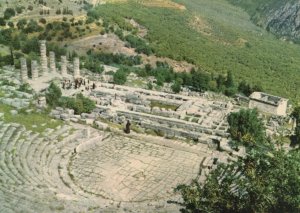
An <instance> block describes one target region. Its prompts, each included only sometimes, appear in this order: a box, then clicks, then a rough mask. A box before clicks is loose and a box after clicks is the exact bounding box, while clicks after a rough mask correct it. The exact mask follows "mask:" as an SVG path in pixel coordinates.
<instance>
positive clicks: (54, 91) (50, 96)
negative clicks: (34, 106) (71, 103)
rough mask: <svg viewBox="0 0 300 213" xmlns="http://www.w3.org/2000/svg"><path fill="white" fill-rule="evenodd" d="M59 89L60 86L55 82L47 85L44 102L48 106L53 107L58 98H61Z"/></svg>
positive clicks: (56, 103)
mask: <svg viewBox="0 0 300 213" xmlns="http://www.w3.org/2000/svg"><path fill="white" fill-rule="evenodd" d="M61 95H62V93H61V90H60V88H59V87H58V86H57V85H56V84H55V83H53V82H52V83H51V84H50V86H49V87H48V90H47V93H46V102H47V104H48V105H49V106H51V107H55V106H57V105H58V103H59V99H60V98H61Z"/></svg>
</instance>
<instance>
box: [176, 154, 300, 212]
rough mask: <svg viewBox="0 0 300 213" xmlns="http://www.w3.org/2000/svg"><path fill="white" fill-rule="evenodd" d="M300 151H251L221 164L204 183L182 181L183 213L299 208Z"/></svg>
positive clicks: (291, 209)
mask: <svg viewBox="0 0 300 213" xmlns="http://www.w3.org/2000/svg"><path fill="white" fill-rule="evenodd" d="M299 171H300V153H299V151H291V152H289V153H286V151H283V150H275V149H272V150H269V151H268V152H259V151H255V152H251V153H249V154H248V155H247V156H246V157H245V158H239V159H238V161H237V162H232V163H229V164H227V165H225V164H220V165H218V167H217V169H215V170H213V171H212V172H211V173H210V174H209V175H208V177H207V179H206V181H205V182H204V183H203V184H201V183H199V182H198V181H197V180H194V181H193V182H192V184H190V185H180V186H178V187H177V189H176V190H177V191H178V192H180V193H181V195H182V198H183V203H182V205H183V206H184V208H183V209H182V210H181V212H183V213H202V212H203V213H207V212H211V213H221V212H223V213H224V212H225V213H256V212H270V213H277V212H278V213H281V212H299V211H300V197H299V195H300V178H299Z"/></svg>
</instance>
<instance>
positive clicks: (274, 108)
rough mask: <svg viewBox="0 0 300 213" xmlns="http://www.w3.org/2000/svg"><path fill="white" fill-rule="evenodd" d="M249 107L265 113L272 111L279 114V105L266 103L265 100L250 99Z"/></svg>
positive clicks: (271, 112)
mask: <svg viewBox="0 0 300 213" xmlns="http://www.w3.org/2000/svg"><path fill="white" fill-rule="evenodd" d="M249 108H250V109H255V108H257V109H258V110H260V111H262V112H265V113H270V114H274V115H277V114H278V113H277V108H278V107H277V106H274V105H271V104H266V103H263V102H259V101H255V100H250V102H249Z"/></svg>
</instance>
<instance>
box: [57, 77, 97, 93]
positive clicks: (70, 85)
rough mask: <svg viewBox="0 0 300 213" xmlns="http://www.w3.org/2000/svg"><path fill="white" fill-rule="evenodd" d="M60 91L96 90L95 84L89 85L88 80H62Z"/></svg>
mask: <svg viewBox="0 0 300 213" xmlns="http://www.w3.org/2000/svg"><path fill="white" fill-rule="evenodd" d="M61 83H62V89H67V90H69V89H81V88H82V87H84V89H85V90H86V91H89V90H94V89H96V84H95V83H94V82H93V83H92V84H91V85H90V80H86V79H84V78H76V79H75V80H74V81H71V80H66V79H65V80H63V81H62V82H61Z"/></svg>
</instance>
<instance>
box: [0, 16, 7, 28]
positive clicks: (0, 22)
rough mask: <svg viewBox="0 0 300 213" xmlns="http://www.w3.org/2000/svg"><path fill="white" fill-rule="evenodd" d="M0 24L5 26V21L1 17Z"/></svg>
mask: <svg viewBox="0 0 300 213" xmlns="http://www.w3.org/2000/svg"><path fill="white" fill-rule="evenodd" d="M0 26H6V21H5V19H4V18H2V17H0Z"/></svg>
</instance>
